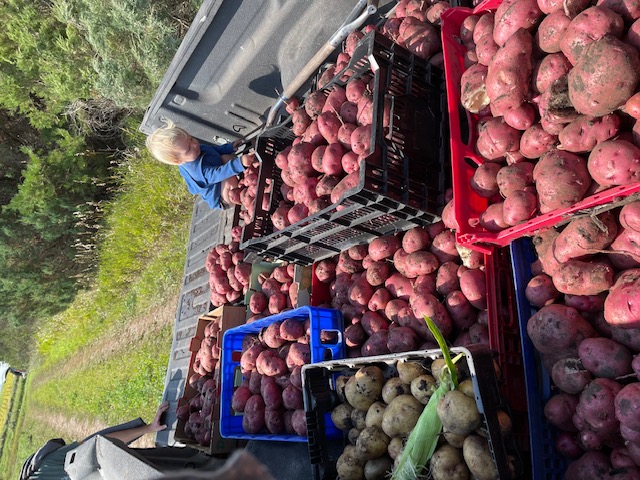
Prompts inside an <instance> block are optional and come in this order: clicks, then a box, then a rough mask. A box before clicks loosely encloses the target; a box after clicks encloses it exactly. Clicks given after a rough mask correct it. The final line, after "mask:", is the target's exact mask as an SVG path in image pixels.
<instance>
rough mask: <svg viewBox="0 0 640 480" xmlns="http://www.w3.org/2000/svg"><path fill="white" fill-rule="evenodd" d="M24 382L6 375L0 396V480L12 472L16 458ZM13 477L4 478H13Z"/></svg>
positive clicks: (13, 376)
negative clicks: (12, 464) (12, 462)
mask: <svg viewBox="0 0 640 480" xmlns="http://www.w3.org/2000/svg"><path fill="white" fill-rule="evenodd" d="M25 383H26V382H25V380H24V379H22V378H19V377H16V376H15V375H11V374H9V375H7V380H6V381H5V383H4V385H3V387H2V394H1V395H0V402H1V404H0V432H1V433H0V479H2V480H4V477H3V475H4V473H2V472H9V471H11V470H12V468H11V465H10V463H11V459H13V458H15V456H16V450H17V445H16V441H15V440H16V438H17V432H19V431H20V420H21V414H22V412H23V409H22V404H23V399H24V393H25ZM14 477H15V475H13V477H6V478H7V479H8V478H14Z"/></svg>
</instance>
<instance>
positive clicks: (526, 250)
mask: <svg viewBox="0 0 640 480" xmlns="http://www.w3.org/2000/svg"><path fill="white" fill-rule="evenodd" d="M510 248H511V263H512V268H513V278H514V284H515V291H516V303H517V306H518V320H519V324H520V338H521V342H522V361H523V363H524V370H525V384H526V389H527V402H528V405H529V412H528V413H529V441H530V444H531V464H532V469H533V472H532V480H555V479H558V480H561V479H563V478H564V472H565V470H566V469H567V464H568V461H567V459H566V458H565V457H564V456H562V455H561V454H560V453H558V452H557V451H556V448H555V440H554V439H555V433H556V429H555V428H554V427H553V426H552V425H551V424H550V423H549V422H548V421H547V419H546V418H545V416H544V405H545V403H546V402H547V400H549V398H550V397H551V396H552V395H553V394H554V392H553V391H552V389H551V378H550V376H549V372H548V371H547V369H546V368H545V367H544V366H543V365H542V362H541V359H540V356H539V355H538V353H537V352H536V350H535V347H534V346H533V342H531V339H530V338H529V335H527V322H528V320H529V318H531V317H532V316H533V314H534V313H536V311H537V308H536V307H534V306H532V305H531V304H530V303H529V301H528V300H527V298H526V296H525V289H526V287H527V284H528V283H529V280H531V279H532V278H533V273H532V272H531V264H532V263H533V262H534V261H536V259H537V256H536V253H535V250H534V248H533V244H532V243H531V240H530V239H529V238H521V239H518V240H515V241H513V242H511V246H510Z"/></svg>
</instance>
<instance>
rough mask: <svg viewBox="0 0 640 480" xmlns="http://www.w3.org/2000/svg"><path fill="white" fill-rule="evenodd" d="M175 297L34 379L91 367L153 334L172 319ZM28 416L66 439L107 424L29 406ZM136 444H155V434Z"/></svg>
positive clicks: (50, 378) (121, 326)
mask: <svg viewBox="0 0 640 480" xmlns="http://www.w3.org/2000/svg"><path fill="white" fill-rule="evenodd" d="M176 304H177V298H171V299H168V300H167V301H166V302H165V303H164V305H163V306H161V307H158V308H155V309H153V310H151V311H149V312H148V313H147V314H146V315H140V316H138V317H136V318H135V319H133V320H132V321H130V322H128V323H126V324H123V325H120V326H118V327H116V328H114V329H113V330H112V331H110V332H108V333H107V334H105V335H103V336H101V337H100V338H99V339H97V340H96V341H95V342H94V343H92V344H90V345H88V346H86V347H85V348H83V349H82V350H80V351H79V352H78V353H77V354H76V355H74V356H73V357H72V358H70V359H69V360H68V361H67V362H66V363H65V364H64V365H61V366H56V367H54V368H52V369H51V371H49V372H45V373H42V374H40V375H39V376H38V377H39V378H35V379H34V383H36V384H37V383H38V382H39V381H45V379H46V381H51V380H52V379H53V378H61V377H63V376H65V375H68V374H70V373H73V372H76V371H78V370H82V369H85V368H88V367H90V366H91V365H92V364H95V363H97V362H100V361H103V360H106V359H109V358H112V357H114V356H115V355H118V354H119V353H120V352H127V351H129V350H130V349H131V348H132V347H133V346H135V345H137V344H139V343H140V342H141V341H142V339H143V338H145V337H146V336H148V335H153V334H155V333H157V332H159V331H160V330H162V328H163V327H165V326H166V325H172V324H173V322H174V320H175V308H176V307H175V305H176ZM29 416H30V417H32V418H34V419H36V420H37V421H38V422H42V423H43V424H46V425H48V426H50V427H51V428H52V430H53V431H55V432H59V433H58V434H59V435H60V436H61V437H62V438H64V439H67V440H69V441H73V440H81V439H83V438H85V437H87V436H88V435H91V434H92V433H94V432H96V431H98V430H101V429H103V428H106V427H109V426H110V425H106V424H105V423H103V422H101V421H99V420H97V419H95V418H76V417H67V416H65V415H63V414H61V413H59V412H44V411H38V409H36V408H33V409H30V413H29ZM132 446H134V447H137V448H150V447H153V446H154V436H153V435H145V436H144V437H142V438H141V439H139V440H137V441H136V442H134V443H133V444H132Z"/></svg>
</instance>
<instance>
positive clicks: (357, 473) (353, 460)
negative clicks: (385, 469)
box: [336, 445, 366, 480]
mask: <svg viewBox="0 0 640 480" xmlns="http://www.w3.org/2000/svg"><path fill="white" fill-rule="evenodd" d="M365 462H366V459H365V458H364V456H363V455H362V453H361V452H359V451H358V450H357V449H356V447H355V446H354V445H347V446H346V447H345V448H344V451H343V452H342V455H340V456H339V457H338V461H337V462H336V472H337V473H338V476H339V477H340V479H341V480H362V479H363V478H364V464H365Z"/></svg>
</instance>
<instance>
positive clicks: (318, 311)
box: [220, 307, 345, 442]
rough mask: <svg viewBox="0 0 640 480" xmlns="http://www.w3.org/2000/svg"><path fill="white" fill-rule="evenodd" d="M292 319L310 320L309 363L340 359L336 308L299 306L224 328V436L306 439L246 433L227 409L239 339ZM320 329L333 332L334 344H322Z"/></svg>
mask: <svg viewBox="0 0 640 480" xmlns="http://www.w3.org/2000/svg"><path fill="white" fill-rule="evenodd" d="M288 318H294V319H296V320H299V321H301V322H304V321H305V320H307V319H309V320H310V329H311V338H310V339H309V346H310V347H311V363H317V362H322V361H325V360H332V359H333V360H339V359H342V358H344V355H345V347H344V342H343V331H344V320H343V318H342V313H341V312H340V311H338V310H333V309H330V308H319V307H299V308H296V309H295V310H289V311H286V312H283V313H279V314H277V315H272V316H270V317H267V318H264V319H261V320H258V321H256V322H252V323H249V324H247V325H241V326H239V327H236V328H232V329H230V330H227V332H226V333H225V334H224V337H223V338H222V355H221V358H222V388H221V395H220V398H221V400H220V403H221V408H220V433H221V435H222V436H223V437H225V438H239V439H245V440H278V441H285V442H306V441H307V439H306V438H305V437H301V436H299V435H290V434H279V435H274V434H271V433H255V434H254V433H246V432H245V431H244V429H243V428H242V414H237V413H235V412H234V411H233V410H231V397H232V396H233V391H234V388H235V386H236V385H235V384H236V382H235V380H236V378H239V377H240V376H241V373H240V356H241V352H242V340H243V339H244V337H245V336H246V335H250V334H257V333H259V332H260V330H262V329H263V328H265V327H268V326H269V325H271V324H272V323H274V322H278V321H283V320H286V319H288ZM322 331H330V332H335V333H336V337H335V338H336V340H335V343H326V342H325V343H322V341H321V339H320V334H321V332H322Z"/></svg>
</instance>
